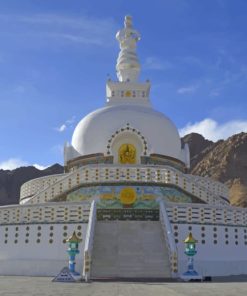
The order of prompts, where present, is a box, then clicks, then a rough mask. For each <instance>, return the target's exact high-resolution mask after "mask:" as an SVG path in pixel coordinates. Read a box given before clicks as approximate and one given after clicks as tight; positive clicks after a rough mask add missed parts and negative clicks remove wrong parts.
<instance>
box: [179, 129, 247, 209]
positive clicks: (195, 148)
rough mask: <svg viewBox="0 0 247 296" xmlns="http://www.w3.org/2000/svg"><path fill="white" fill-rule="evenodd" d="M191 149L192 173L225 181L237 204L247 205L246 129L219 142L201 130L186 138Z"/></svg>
mask: <svg viewBox="0 0 247 296" xmlns="http://www.w3.org/2000/svg"><path fill="white" fill-rule="evenodd" d="M183 140H184V142H186V143H188V145H189V146H190V151H191V173H192V174H194V175H200V176H208V177H211V178H213V179H215V180H218V181H221V182H223V183H225V184H226V185H227V186H228V187H229V189H230V200H231V203H232V204H233V205H235V206H242V207H247V133H240V134H236V135H234V136H232V137H230V138H228V139H227V140H225V141H223V140H220V141H218V142H216V143H213V142H211V141H208V140H205V139H204V138H203V137H202V136H201V135H199V134H194V133H192V134H189V135H186V136H185V137H184V138H183Z"/></svg>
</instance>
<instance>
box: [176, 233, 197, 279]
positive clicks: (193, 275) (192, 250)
mask: <svg viewBox="0 0 247 296" xmlns="http://www.w3.org/2000/svg"><path fill="white" fill-rule="evenodd" d="M184 243H185V252H184V253H185V255H187V256H188V263H187V271H186V272H185V273H183V275H182V276H181V278H182V279H183V280H185V281H190V280H202V276H201V275H199V274H198V272H197V271H195V269H194V258H193V257H194V256H195V255H196V253H197V250H196V243H197V240H196V239H195V238H194V237H193V235H192V233H191V232H190V233H189V236H188V237H187V238H186V239H185V240H184Z"/></svg>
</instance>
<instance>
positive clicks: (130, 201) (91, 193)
mask: <svg viewBox="0 0 247 296" xmlns="http://www.w3.org/2000/svg"><path fill="white" fill-rule="evenodd" d="M93 199H98V200H99V203H98V208H112V209H118V208H134V209H135V208H136V209H150V208H151V209H155V208H158V201H159V200H160V199H163V200H165V201H168V202H176V203H192V202H198V201H196V200H194V198H192V197H191V196H190V195H188V194H186V193H184V192H182V191H180V190H178V189H176V188H172V187H158V186H126V185H125V186H94V187H82V188H79V189H77V190H76V191H74V192H71V193H69V194H68V195H67V200H68V201H79V200H82V201H83V200H93Z"/></svg>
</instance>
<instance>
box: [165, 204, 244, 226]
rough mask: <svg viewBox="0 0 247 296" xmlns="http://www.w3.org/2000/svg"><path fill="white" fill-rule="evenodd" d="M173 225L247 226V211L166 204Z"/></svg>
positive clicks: (203, 205) (211, 206)
mask: <svg viewBox="0 0 247 296" xmlns="http://www.w3.org/2000/svg"><path fill="white" fill-rule="evenodd" d="M166 211H167V214H168V217H169V220H170V222H172V223H188V224H189V223H193V224H215V225H231V226H245V227H246V226H247V209H241V208H237V207H222V206H220V207H219V206H214V205H205V204H200V205H198V204H179V203H177V204H172V203H167V204H166Z"/></svg>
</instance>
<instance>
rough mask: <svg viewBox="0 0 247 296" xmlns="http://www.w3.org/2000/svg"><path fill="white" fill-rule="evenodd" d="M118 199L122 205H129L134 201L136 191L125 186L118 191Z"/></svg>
mask: <svg viewBox="0 0 247 296" xmlns="http://www.w3.org/2000/svg"><path fill="white" fill-rule="evenodd" d="M120 201H121V203H122V204H123V205H124V206H127V207H130V206H132V205H133V204H134V203H135V202H136V191H135V189H134V188H131V187H126V188H123V189H122V190H121V191H120Z"/></svg>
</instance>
